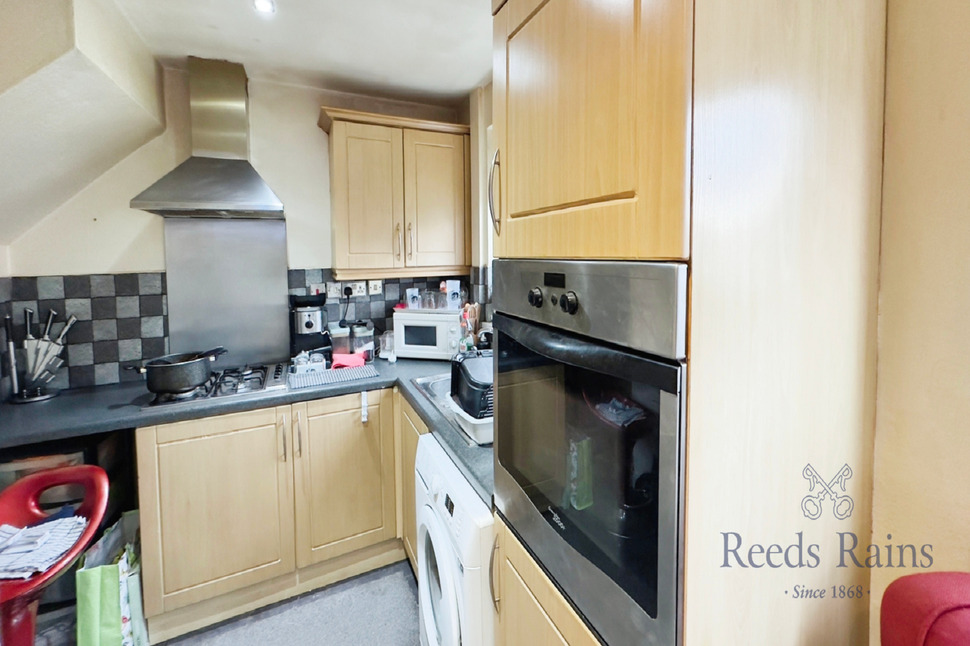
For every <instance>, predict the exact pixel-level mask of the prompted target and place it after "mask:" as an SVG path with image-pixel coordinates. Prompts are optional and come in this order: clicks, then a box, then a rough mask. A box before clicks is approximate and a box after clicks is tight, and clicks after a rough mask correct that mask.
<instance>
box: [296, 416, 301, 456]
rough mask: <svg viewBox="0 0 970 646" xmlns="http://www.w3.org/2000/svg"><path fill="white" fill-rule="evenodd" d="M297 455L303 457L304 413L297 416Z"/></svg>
mask: <svg viewBox="0 0 970 646" xmlns="http://www.w3.org/2000/svg"><path fill="white" fill-rule="evenodd" d="M296 455H297V457H301V458H302V457H303V413H300V412H298V413H297V414H296Z"/></svg>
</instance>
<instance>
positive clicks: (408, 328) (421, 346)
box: [394, 309, 461, 359]
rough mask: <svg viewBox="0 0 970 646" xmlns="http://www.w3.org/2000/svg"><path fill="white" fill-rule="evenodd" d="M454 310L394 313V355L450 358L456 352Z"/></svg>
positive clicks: (458, 333)
mask: <svg viewBox="0 0 970 646" xmlns="http://www.w3.org/2000/svg"><path fill="white" fill-rule="evenodd" d="M459 316H460V313H459V312H458V311H457V310H421V309H405V310H395V311H394V354H396V355H397V356H398V357H401V358H410V359H450V358H451V356H452V355H453V354H455V353H456V352H458V342H459V341H460V340H461V325H460V320H459V318H458V317H459Z"/></svg>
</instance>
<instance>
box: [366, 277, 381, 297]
mask: <svg viewBox="0 0 970 646" xmlns="http://www.w3.org/2000/svg"><path fill="white" fill-rule="evenodd" d="M383 291H384V281H383V280H368V281H367V293H368V294H370V295H371V296H374V295H375V294H380V293H381V292H383Z"/></svg>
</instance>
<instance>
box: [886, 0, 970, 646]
mask: <svg viewBox="0 0 970 646" xmlns="http://www.w3.org/2000/svg"><path fill="white" fill-rule="evenodd" d="M968 25H970V3H967V2H965V1H964V0H945V1H942V0H941V1H940V2H929V3H927V2H920V1H919V0H890V1H889V30H888V57H887V78H886V160H885V188H884V192H883V196H884V206H883V229H882V231H883V233H882V265H881V276H880V291H879V389H878V397H877V410H876V445H875V482H874V493H873V541H874V542H876V541H878V542H882V543H885V542H888V541H886V535H887V534H892V536H893V540H892V541H891V542H892V543H896V542H904V543H916V544H919V545H922V544H924V543H928V544H932V546H933V567H932V569H933V570H961V571H968V570H970V550H968V549H967V544H968V536H970V513H968V509H970V440H968V431H970V336H968V321H970V145H968V144H970V74H968V73H967V70H970V39H968V37H967V26H968ZM912 571H913V570H907V571H904V570H899V569H894V570H888V569H880V570H874V571H873V574H872V613H871V618H870V622H871V625H872V632H871V639H870V643H871V644H878V643H879V614H878V610H879V603H880V601H881V598H882V593H883V591H884V590H885V588H886V586H887V585H888V584H889V583H890V582H891V581H892V580H894V579H895V578H897V577H899V576H902V575H904V574H907V573H910V572H912Z"/></svg>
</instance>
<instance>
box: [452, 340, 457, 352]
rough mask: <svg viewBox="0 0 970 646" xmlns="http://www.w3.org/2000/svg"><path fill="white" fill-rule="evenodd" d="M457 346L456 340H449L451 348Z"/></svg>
mask: <svg viewBox="0 0 970 646" xmlns="http://www.w3.org/2000/svg"><path fill="white" fill-rule="evenodd" d="M457 347H458V342H457V341H455V340H454V339H452V340H451V349H452V350H454V349H455V348H457Z"/></svg>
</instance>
